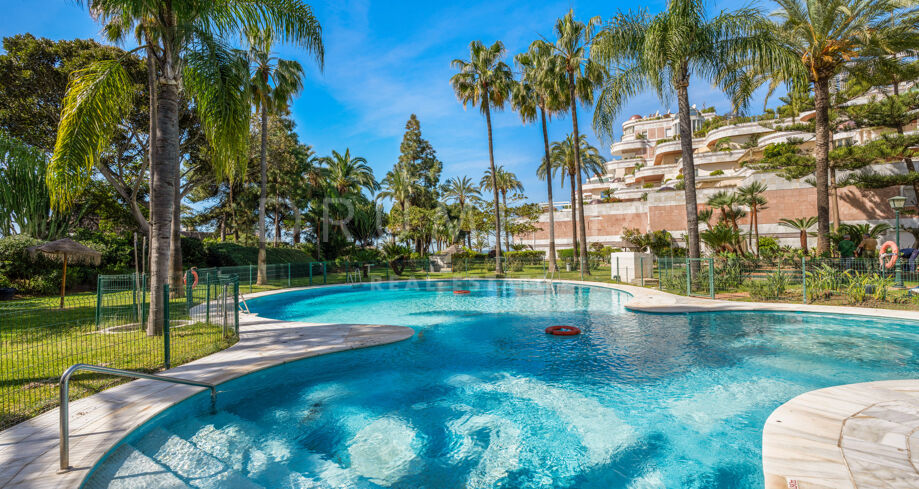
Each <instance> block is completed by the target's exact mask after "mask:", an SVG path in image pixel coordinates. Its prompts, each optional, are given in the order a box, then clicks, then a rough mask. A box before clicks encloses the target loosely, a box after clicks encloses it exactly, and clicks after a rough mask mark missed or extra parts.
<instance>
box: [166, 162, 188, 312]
mask: <svg viewBox="0 0 919 489" xmlns="http://www.w3.org/2000/svg"><path fill="white" fill-rule="evenodd" d="M181 170H182V168H181V166H180V165H176V172H175V180H174V181H175V183H174V185H175V187H174V188H175V192H174V194H175V200H174V201H173V203H172V225H171V226H170V229H171V233H170V234H171V238H170V239H171V241H170V243H169V247H170V255H169V269H170V270H171V274H170V276H169V295H170V296H171V297H185V287H183V284H182V221H181V218H182V185H181V180H182V175H181V173H182V171H181Z"/></svg>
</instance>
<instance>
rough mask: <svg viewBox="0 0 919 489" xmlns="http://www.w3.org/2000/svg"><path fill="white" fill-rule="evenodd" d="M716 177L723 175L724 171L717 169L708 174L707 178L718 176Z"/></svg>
mask: <svg viewBox="0 0 919 489" xmlns="http://www.w3.org/2000/svg"><path fill="white" fill-rule="evenodd" d="M718 175H724V170H720V169H719V170H715V171H713V172H711V173H709V174H708V176H710V177H716V176H718Z"/></svg>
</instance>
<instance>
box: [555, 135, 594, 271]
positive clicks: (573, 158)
mask: <svg viewBox="0 0 919 489" xmlns="http://www.w3.org/2000/svg"><path fill="white" fill-rule="evenodd" d="M579 139H580V141H581V144H579V145H575V144H574V136H573V135H571V134H569V135H568V137H566V138H565V139H564V140H562V141H559V142H555V143H552V150H551V160H550V161H551V166H552V169H553V171H558V172H559V173H561V175H562V187H564V186H565V179H564V176H565V175H567V176H568V178H569V179H570V180H571V206H572V207H571V246H572V249H573V250H575V253H578V250H579V249H580V248H586V247H587V237H586V235H585V234H584V231H583V230H582V231H581V233H580V235H581V237H582V238H583V240H584V242H583V243H581V246H578V234H579V233H578V227H577V225H576V224H577V221H576V219H577V217H576V216H575V206H576V205H577V196H576V195H575V192H576V191H575V189H576V188H577V185H576V183H577V181H578V176H577V175H578V171H580V172H583V173H585V174H587V175H588V176H590V175H596V176H599V175H602V174H603V172H604V170H605V166H604V165H605V163H606V162H605V159H604V158H603V157H602V156H601V155H600V152H599V151H598V150H597V148H595V147H593V146H592V145H591V144H590V143H588V142H587V136H584V135H581V136H580V138H579ZM579 156H580V163H581V164H580V165H578V163H577V162H578V157H579ZM579 256H580V255H579Z"/></svg>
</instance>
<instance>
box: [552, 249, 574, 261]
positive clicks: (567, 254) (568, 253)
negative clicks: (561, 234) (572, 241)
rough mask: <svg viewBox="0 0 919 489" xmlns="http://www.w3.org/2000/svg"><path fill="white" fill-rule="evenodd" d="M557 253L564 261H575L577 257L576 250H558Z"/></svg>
mask: <svg viewBox="0 0 919 489" xmlns="http://www.w3.org/2000/svg"><path fill="white" fill-rule="evenodd" d="M555 252H556V253H557V254H558V257H559V258H561V259H562V260H573V259H574V257H575V250H574V248H565V249H562V250H556V251H555Z"/></svg>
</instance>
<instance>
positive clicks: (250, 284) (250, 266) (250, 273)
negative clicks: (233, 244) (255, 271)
mask: <svg viewBox="0 0 919 489" xmlns="http://www.w3.org/2000/svg"><path fill="white" fill-rule="evenodd" d="M249 293H250V294H251V293H252V265H249Z"/></svg>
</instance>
